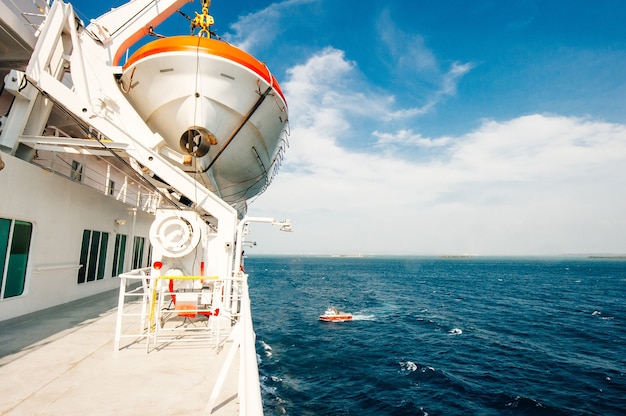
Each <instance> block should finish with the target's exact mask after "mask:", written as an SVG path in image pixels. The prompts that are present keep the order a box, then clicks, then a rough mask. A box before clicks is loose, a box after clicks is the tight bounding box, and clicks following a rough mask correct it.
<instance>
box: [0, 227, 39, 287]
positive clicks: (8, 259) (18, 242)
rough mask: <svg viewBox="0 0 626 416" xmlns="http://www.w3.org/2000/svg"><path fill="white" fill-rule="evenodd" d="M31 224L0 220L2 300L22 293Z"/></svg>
mask: <svg viewBox="0 0 626 416" xmlns="http://www.w3.org/2000/svg"><path fill="white" fill-rule="evenodd" d="M32 232H33V224H32V223H30V222H26V221H18V220H10V219H6V218H0V294H1V298H2V299H6V298H11V297H14V296H20V295H22V294H23V293H24V288H25V283H26V268H27V266H28V254H29V251H30V242H31V237H32Z"/></svg>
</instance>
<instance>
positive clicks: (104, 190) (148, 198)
mask: <svg viewBox="0 0 626 416" xmlns="http://www.w3.org/2000/svg"><path fill="white" fill-rule="evenodd" d="M33 163H34V164H36V165H38V166H40V167H41V168H43V169H46V170H47V171H50V172H52V173H55V174H57V175H60V176H63V177H65V178H68V179H70V180H72V181H74V182H78V183H81V184H83V185H85V186H88V187H90V188H92V189H95V190H96V191H98V192H100V193H101V194H103V195H106V196H108V197H111V198H114V199H115V200H117V201H120V202H123V203H125V204H127V205H130V206H132V207H134V208H138V209H140V210H142V211H146V212H155V210H156V209H157V208H158V207H159V206H161V203H162V202H163V198H162V196H161V195H160V194H159V192H155V191H153V190H150V189H148V188H147V187H145V186H142V185H141V184H140V183H138V180H137V179H136V178H135V177H134V173H133V176H130V175H128V174H127V173H126V172H124V171H123V170H122V169H120V168H118V167H117V166H115V165H114V164H112V163H110V162H109V161H107V160H106V159H105V158H102V157H99V156H90V157H87V156H85V155H79V154H68V153H66V152H41V153H38V154H37V157H36V158H35V159H34V160H33ZM92 165H93V166H92Z"/></svg>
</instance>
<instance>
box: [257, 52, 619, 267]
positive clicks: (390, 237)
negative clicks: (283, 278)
mask: <svg viewBox="0 0 626 416" xmlns="http://www.w3.org/2000/svg"><path fill="white" fill-rule="evenodd" d="M319 68H325V72H324V74H325V75H324V77H323V78H322V77H315V76H314V74H316V73H318V72H317V71H318V70H319ZM354 70H355V66H354V64H353V63H351V62H349V61H347V60H346V59H345V57H344V56H343V54H342V53H341V52H340V51H337V50H334V49H331V48H329V49H326V50H325V51H323V52H322V53H320V54H318V55H316V56H314V57H312V58H311V59H310V60H309V61H308V62H306V63H305V64H302V65H299V66H297V67H295V68H293V69H292V70H291V71H290V73H289V75H290V78H289V79H288V80H287V81H286V82H284V83H283V84H282V85H283V89H284V90H285V92H286V95H287V97H289V105H290V119H291V127H292V138H291V148H290V149H289V151H288V152H287V155H286V158H285V163H284V165H283V169H282V172H281V174H279V175H278V177H277V178H276V180H275V183H274V184H273V185H272V186H271V187H270V188H269V190H268V191H267V192H266V193H265V194H263V195H262V196H261V197H260V198H259V199H258V200H256V201H255V202H254V203H253V204H252V205H251V207H250V212H251V214H252V215H269V216H276V217H278V218H291V219H292V220H293V222H294V229H295V232H294V233H293V234H291V235H288V236H284V235H282V233H280V234H281V235H277V234H278V233H276V232H273V231H269V230H268V231H265V230H263V229H259V230H257V229H256V227H255V228H254V234H253V235H251V238H253V239H255V240H257V241H259V246H258V247H257V248H255V250H256V252H258V253H261V252H278V253H313V254H320V253H356V252H360V253H379V254H441V253H450V254H452V253H475V254H520V255H524V254H559V253H574V252H626V240H625V239H624V238H623V236H624V235H625V233H626V219H625V217H624V215H623V213H624V212H626V196H625V194H624V192H623V189H624V186H625V185H626V175H624V166H626V126H624V125H620V124H611V123H606V122H602V121H597V120H592V119H580V118H568V117H563V116H555V115H541V114H532V115H527V116H522V117H517V118H514V119H511V120H507V121H485V122H483V124H482V125H481V126H480V127H479V128H478V129H476V130H475V131H472V132H469V133H467V134H464V135H460V136H458V137H435V138H428V137H423V136H421V135H420V134H419V133H415V132H414V130H415V129H413V130H412V129H405V130H399V131H395V132H393V131H392V132H386V131H385V130H386V129H388V127H385V125H383V124H381V125H380V126H379V127H377V128H376V130H375V131H372V132H371V134H372V135H373V136H374V137H376V138H377V139H378V145H379V146H376V147H375V148H374V149H370V152H365V151H364V150H363V149H359V150H357V151H351V150H347V149H346V148H345V147H342V146H341V138H342V135H344V134H346V133H347V132H349V131H351V130H352V129H357V128H359V127H360V126H358V125H357V124H358V123H359V121H358V120H360V118H359V117H360V116H358V115H359V114H360V113H363V112H369V111H378V110H380V108H379V104H378V103H376V102H375V101H376V100H375V95H374V94H373V93H370V92H368V91H366V90H364V89H363V86H362V85H361V86H359V87H358V90H352V89H351V84H350V83H346V82H345V81H346V79H347V78H350V77H351V76H352V72H353V71H354ZM393 110H394V109H393V108H391V109H390V111H393ZM357 113H358V114H357ZM355 114H356V115H355ZM373 114H376V113H373ZM380 147H384V148H385V151H379V150H380ZM420 149H428V153H425V157H420V158H417V160H412V159H411V158H410V157H408V156H407V155H410V154H411V152H415V151H420ZM438 149H440V150H441V151H436V150H438ZM372 150H373V151H375V152H374V153H371V151H372ZM409 150H410V152H409ZM259 233H260V234H259Z"/></svg>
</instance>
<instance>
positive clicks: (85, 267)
mask: <svg viewBox="0 0 626 416" xmlns="http://www.w3.org/2000/svg"><path fill="white" fill-rule="evenodd" d="M108 243H109V233H105V232H100V231H92V230H84V231H83V242H82V245H81V250H80V265H81V268H80V269H78V283H85V282H92V281H94V280H100V279H103V278H104V269H105V266H106V254H107V246H108Z"/></svg>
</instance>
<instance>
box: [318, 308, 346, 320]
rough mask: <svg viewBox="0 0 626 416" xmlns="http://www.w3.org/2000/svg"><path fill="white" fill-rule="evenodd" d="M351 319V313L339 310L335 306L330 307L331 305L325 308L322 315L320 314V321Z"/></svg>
mask: <svg viewBox="0 0 626 416" xmlns="http://www.w3.org/2000/svg"><path fill="white" fill-rule="evenodd" d="M351 320H352V314H351V313H346V312H341V311H339V310H337V308H335V307H332V306H331V307H330V308H328V309H326V311H325V312H324V314H323V315H320V321H324V322H345V321H351Z"/></svg>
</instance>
